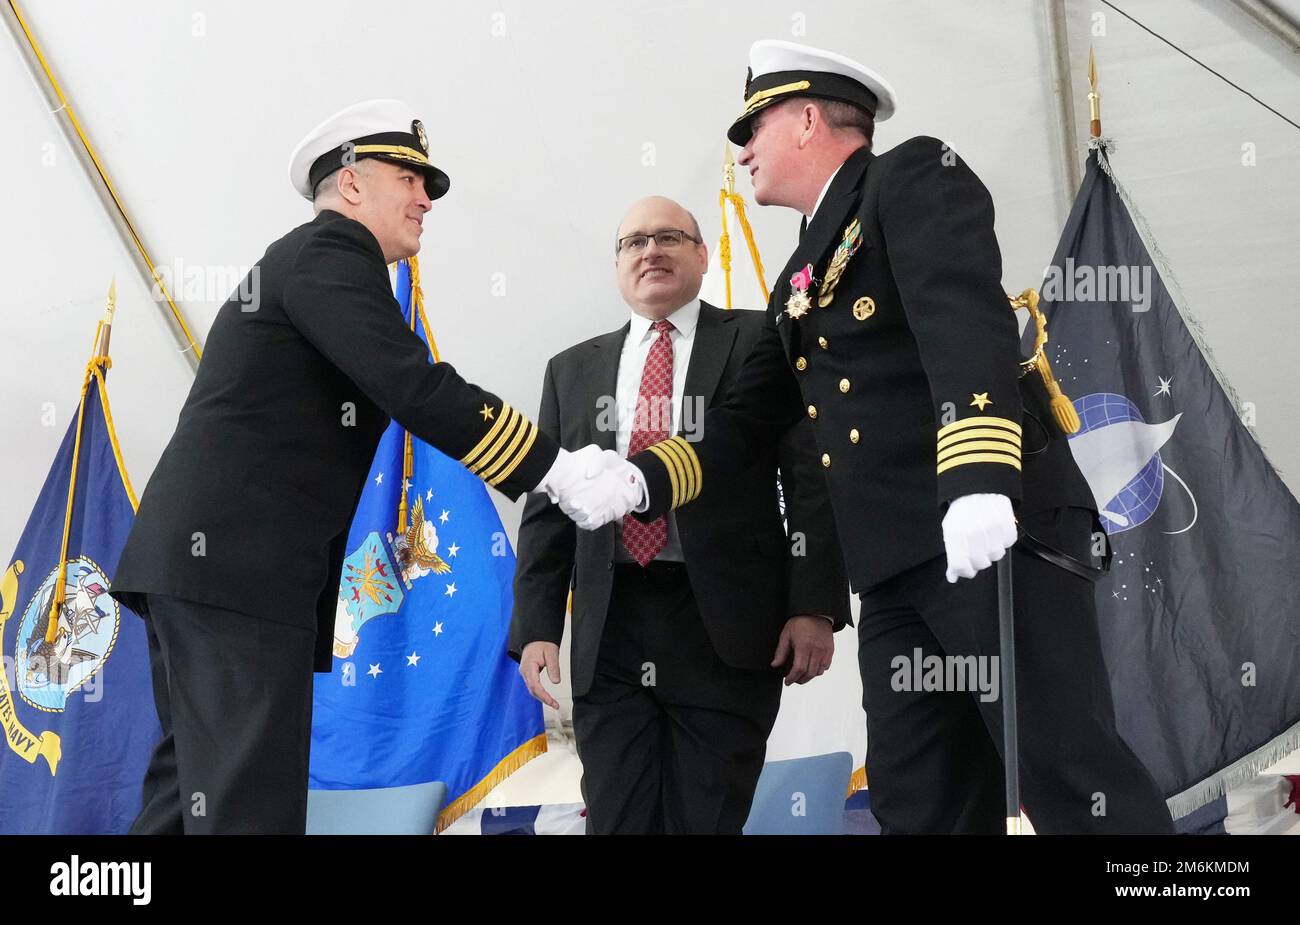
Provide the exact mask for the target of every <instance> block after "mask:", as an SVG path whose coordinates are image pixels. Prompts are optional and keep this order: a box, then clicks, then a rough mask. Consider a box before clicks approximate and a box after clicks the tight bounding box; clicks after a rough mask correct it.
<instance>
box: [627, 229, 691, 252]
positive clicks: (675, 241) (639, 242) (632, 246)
mask: <svg viewBox="0 0 1300 925" xmlns="http://www.w3.org/2000/svg"><path fill="white" fill-rule="evenodd" d="M651 238H654V239H655V243H656V244H658V245H659V246H660V247H661V248H663V249H664V250H670V249H672V248H674V247H681V246H682V242H683V241H693V242H694V243H696V244H703V243H704V242H703V241H702V240H700V239H699V238H697V237H695V236H694V235H690V234H687V233H686V232H684V231H681V230H679V229H676V228H667V229H665V230H663V231H656V232H655V233H654V234H630V235H628V236H627V237H625V238H619V239H618V253H619V254H620V255H622V254H639V253H641V252H642V251H643V250H645V249H646V247H647V246H649V244H650V239H651Z"/></svg>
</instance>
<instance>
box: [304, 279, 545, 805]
mask: <svg viewBox="0 0 1300 925" xmlns="http://www.w3.org/2000/svg"><path fill="white" fill-rule="evenodd" d="M413 291H418V280H417V283H416V285H415V286H414V287H413V286H412V283H411V274H410V269H409V267H408V265H407V264H406V263H405V262H403V263H401V264H400V265H399V268H398V276H397V298H398V301H399V302H400V303H401V305H402V307H403V311H404V312H405V314H406V317H407V319H408V321H411V323H412V324H413V327H414V329H415V330H417V331H418V332H420V334H421V335H422V336H424V337H425V338H426V340H427V334H428V332H427V331H426V330H425V329H424V326H423V324H422V321H423V318H422V313H421V312H419V311H418V308H417V306H416V305H415V304H414V303H415V301H416V300H415V299H414V298H412V293H413ZM412 313H414V314H415V317H414V318H413V317H412ZM408 446H409V453H410V460H411V465H410V467H409V471H410V477H409V478H406V477H405V472H406V467H405V466H404V460H405V459H406V454H407V447H408ZM404 495H405V498H406V518H405V521H406V522H405V524H399V517H398V510H399V505H400V504H401V502H402V498H403V496H404ZM348 550H349V555H348V556H347V558H346V559H345V560H344V563H343V574H342V578H341V582H340V586H339V600H338V611H337V617H336V620H335V629H334V655H335V660H334V671H333V673H332V674H329V675H325V674H318V675H317V676H316V690H315V702H314V703H315V705H314V711H315V712H314V715H313V726H312V745H311V783H310V786H311V787H312V788H314V789H323V790H356V789H369V788H378V787H398V786H404V785H407V784H417V783H424V782H428V781H443V782H445V783H446V784H447V794H448V800H449V803H448V805H447V807H446V808H444V809H443V811H442V813H441V815H440V818H439V828H440V829H441V828H443V827H445V826H446V825H448V824H450V823H451V822H453V821H455V819H456V818H458V817H459V816H460V815H462V814H464V812H465V811H466V810H468V809H469V808H471V807H472V806H473V805H474V804H475V803H477V802H478V801H479V800H481V799H482V798H483V796H484V795H485V794H486V793H487V792H488V791H489V790H491V789H492V787H493V786H495V785H496V784H497V783H499V782H500V781H501V780H502V779H504V778H505V777H506V776H508V775H509V774H510V773H511V772H512V771H514V770H515V769H516V768H517V767H519V766H520V765H522V764H523V763H524V762H526V761H528V760H529V759H531V758H533V757H535V756H536V755H538V754H540V753H541V752H543V751H545V750H546V736H545V733H544V729H543V725H542V711H541V705H540V704H538V703H537V702H536V701H535V700H533V699H532V698H531V697H530V696H529V695H528V691H527V689H526V688H525V687H524V685H523V681H522V680H521V679H520V677H519V673H518V670H517V668H516V666H515V663H514V662H513V661H511V659H510V657H509V656H508V655H507V653H506V634H507V632H508V630H509V626H510V611H511V606H512V601H513V598H512V590H511V587H512V582H513V580H514V571H515V554H514V550H513V549H512V548H511V546H510V541H509V539H508V538H507V537H506V534H505V531H504V529H503V528H502V526H501V520H500V518H499V517H498V516H497V512H496V508H495V507H493V505H492V500H491V498H489V497H488V494H487V489H486V488H485V487H484V485H483V483H482V482H481V481H480V480H479V479H478V478H476V477H475V476H473V475H471V474H470V473H469V472H467V471H466V470H465V469H464V468H463V467H462V466H461V465H460V464H459V463H458V462H456V461H455V460H453V459H450V458H448V457H446V456H444V455H443V454H442V453H440V452H438V451H437V450H435V449H434V448H433V447H431V446H428V445H427V444H425V443H422V442H421V441H420V440H418V439H416V438H413V437H412V438H410V439H409V443H408V438H407V434H406V432H405V431H404V430H402V428H401V427H400V426H399V425H398V424H397V423H396V422H394V423H392V424H391V425H390V426H389V428H388V430H387V431H386V432H385V433H384V435H383V437H382V438H381V439H380V442H379V448H378V450H377V451H376V453H375V459H374V462H373V464H372V465H371V469H370V475H369V482H368V483H367V485H366V489H365V491H364V493H363V494H362V496H361V501H360V503H359V504H358V506H357V511H356V514H355V516H354V517H353V519H352V527H351V532H350V534H349V536H348Z"/></svg>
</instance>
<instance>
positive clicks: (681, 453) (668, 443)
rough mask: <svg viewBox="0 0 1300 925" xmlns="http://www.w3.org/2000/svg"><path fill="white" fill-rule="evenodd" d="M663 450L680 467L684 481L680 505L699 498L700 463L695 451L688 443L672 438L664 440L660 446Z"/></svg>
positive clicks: (678, 438)
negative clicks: (671, 455) (672, 457)
mask: <svg viewBox="0 0 1300 925" xmlns="http://www.w3.org/2000/svg"><path fill="white" fill-rule="evenodd" d="M660 446H662V447H663V448H664V449H665V450H667V451H669V452H670V453H672V454H673V455H674V456H675V457H676V458H677V461H678V464H679V465H680V466H681V469H682V472H683V473H684V475H685V479H684V480H683V482H682V497H681V502H680V503H681V504H686V503H687V502H690V501H694V500H695V499H696V498H698V497H699V496H700V487H701V486H700V477H701V475H702V473H701V472H700V461H699V459H698V458H697V457H696V455H695V450H694V449H693V448H692V447H691V445H690V444H689V443H687V442H686V441H685V440H683V439H682V438H681V437H673V438H672V439H670V440H665V441H663V443H661V444H660Z"/></svg>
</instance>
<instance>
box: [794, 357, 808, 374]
mask: <svg viewBox="0 0 1300 925" xmlns="http://www.w3.org/2000/svg"><path fill="white" fill-rule="evenodd" d="M794 368H795V369H797V370H799V372H803V371H804V370H805V369H807V368H808V361H807V360H805V359H804V358H803V357H799V359H797V360H795V361H794Z"/></svg>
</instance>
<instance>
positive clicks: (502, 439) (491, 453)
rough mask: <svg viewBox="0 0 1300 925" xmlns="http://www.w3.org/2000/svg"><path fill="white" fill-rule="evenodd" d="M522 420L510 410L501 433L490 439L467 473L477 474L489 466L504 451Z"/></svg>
mask: <svg viewBox="0 0 1300 925" xmlns="http://www.w3.org/2000/svg"><path fill="white" fill-rule="evenodd" d="M523 419H524V416H523V415H522V414H520V413H519V412H518V411H516V410H515V409H514V408H511V409H510V413H509V414H507V415H505V426H504V427H502V428H501V431H500V432H499V433H498V434H497V435H496V436H495V437H493V438H492V442H491V443H490V444H488V446H487V447H486V448H485V449H484V450H483V452H481V453H479V454H478V458H477V459H475V460H474V464H473V465H471V466H470V467H469V471H470V472H473V473H476V474H477V473H480V472H482V471H483V470H484V469H486V468H487V467H488V466H490V465H491V464H492V462H493V461H494V460H496V459H497V457H498V456H500V455H501V450H502V449H504V448H505V445H506V444H507V443H508V442H509V441H510V438H511V436H513V435H514V433H515V430H516V429H517V428H518V427H519V422H520V421H522V420H523Z"/></svg>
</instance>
